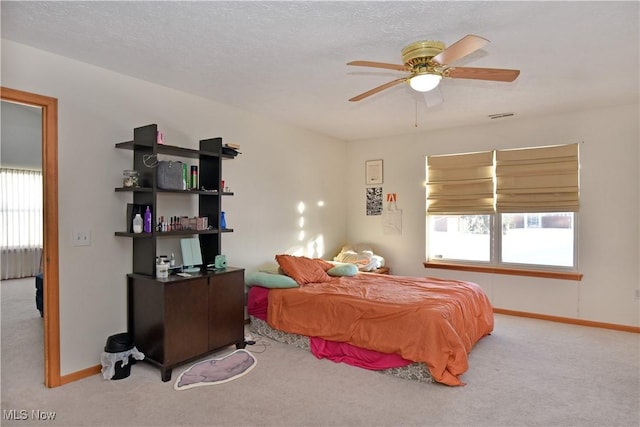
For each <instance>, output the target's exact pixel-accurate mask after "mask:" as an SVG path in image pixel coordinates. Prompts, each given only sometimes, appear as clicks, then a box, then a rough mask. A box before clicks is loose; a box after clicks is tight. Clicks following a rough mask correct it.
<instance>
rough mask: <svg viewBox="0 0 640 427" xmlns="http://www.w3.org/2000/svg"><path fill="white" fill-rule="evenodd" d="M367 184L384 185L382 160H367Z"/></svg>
mask: <svg viewBox="0 0 640 427" xmlns="http://www.w3.org/2000/svg"><path fill="white" fill-rule="evenodd" d="M365 184H367V185H379V184H382V160H367V161H366V162H365Z"/></svg>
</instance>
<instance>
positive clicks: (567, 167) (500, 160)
mask: <svg viewBox="0 0 640 427" xmlns="http://www.w3.org/2000/svg"><path fill="white" fill-rule="evenodd" d="M578 169H579V166H578V145H577V144H572V145H562V146H553V147H536V148H528V149H519V150H502V151H491V152H482V153H469V154H455V155H447V156H429V157H427V239H426V242H427V259H428V261H431V262H454V263H455V262H459V263H464V264H484V265H492V266H501V267H510V268H527V269H530V268H534V269H536V268H540V269H554V270H555V269H569V270H575V269H576V264H577V262H576V250H575V248H576V240H577V235H576V220H577V210H578V207H579V198H578V178H579V177H578Z"/></svg>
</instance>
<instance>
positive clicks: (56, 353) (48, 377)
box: [0, 86, 62, 387]
mask: <svg viewBox="0 0 640 427" xmlns="http://www.w3.org/2000/svg"><path fill="white" fill-rule="evenodd" d="M0 97H1V98H2V100H3V101H9V102H15V103H18V104H25V105H30V106H34V107H40V108H42V177H43V185H44V187H43V189H44V191H43V206H44V241H43V255H44V257H43V258H44V263H43V269H44V271H43V273H44V283H45V286H44V384H45V385H46V386H47V387H58V386H60V385H61V384H62V381H61V377H60V288H59V266H58V100H57V99H56V98H51V97H49V96H43V95H38V94H35V93H29V92H24V91H20V90H16V89H10V88H7V87H4V86H0Z"/></svg>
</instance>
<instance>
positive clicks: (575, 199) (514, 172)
mask: <svg viewBox="0 0 640 427" xmlns="http://www.w3.org/2000/svg"><path fill="white" fill-rule="evenodd" d="M578 170H579V162H578V144H570V145H559V146H551V147H537V148H526V149H517V150H500V151H496V209H497V211H498V212H501V213H504V212H577V211H578V208H579V206H580V200H579V173H578Z"/></svg>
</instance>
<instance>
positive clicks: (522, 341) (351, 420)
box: [0, 280, 640, 426]
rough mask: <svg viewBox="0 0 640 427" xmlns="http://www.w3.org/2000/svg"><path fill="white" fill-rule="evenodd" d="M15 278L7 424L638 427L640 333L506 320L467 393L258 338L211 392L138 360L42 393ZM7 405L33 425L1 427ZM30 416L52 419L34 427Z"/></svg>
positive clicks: (29, 300) (9, 311)
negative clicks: (112, 377) (228, 378)
mask: <svg viewBox="0 0 640 427" xmlns="http://www.w3.org/2000/svg"><path fill="white" fill-rule="evenodd" d="M14 282H15V283H14ZM18 282H19V281H8V282H2V283H1V284H0V286H1V287H2V359H1V361H2V372H1V375H2V376H1V380H2V381H1V382H2V410H3V419H2V422H1V424H2V425H3V426H5V425H6V426H14V425H20V426H27V425H40V426H42V425H48V426H49V425H51V426H426V425H433V426H605V425H606V426H639V425H640V407H639V406H640V403H639V402H640V336H639V335H638V334H632V333H626V332H617V331H610V330H605V329H597V328H586V327H580V326H575V325H564V324H558V323H553V322H545V321H538V320H532V319H524V318H518V317H511V316H503V315H497V316H496V328H495V331H494V334H493V335H491V336H488V337H486V338H484V339H482V340H481V341H480V342H479V343H478V344H477V345H476V347H475V348H474V349H473V351H472V352H471V354H470V360H469V364H470V368H469V370H468V371H467V373H466V374H465V375H464V376H463V379H464V380H465V381H466V382H467V383H468V384H467V386H465V387H454V388H451V387H446V386H442V385H439V384H425V383H421V382H416V381H408V380H402V379H399V378H395V377H392V376H388V375H380V374H378V373H375V372H369V371H366V370H363V369H359V368H354V367H352V366H348V365H344V364H336V363H333V362H330V361H327V360H317V359H315V357H314V356H313V355H312V354H310V353H309V352H308V351H305V350H301V349H297V348H294V347H292V346H287V345H286V344H281V343H277V342H273V341H269V340H266V339H263V340H260V341H258V343H257V345H255V346H250V347H248V348H249V349H250V350H252V351H253V354H254V355H255V357H256V359H257V360H258V363H257V366H256V368H255V369H253V370H252V371H251V373H250V374H249V375H245V376H243V377H241V378H239V379H237V380H235V381H232V382H229V383H226V384H222V385H219V386H216V387H197V388H194V389H190V390H185V391H176V390H174V389H173V382H174V380H175V378H177V376H178V375H179V374H180V373H181V372H182V370H183V369H187V368H188V367H189V366H190V365H185V366H184V367H183V368H178V369H175V370H174V372H173V377H172V381H169V382H166V383H163V382H162V381H161V380H160V372H159V371H158V370H157V369H156V368H154V367H152V366H151V365H148V364H146V363H137V364H135V365H134V366H132V368H131V375H130V377H129V378H126V379H123V380H118V381H105V380H103V379H102V376H101V375H94V376H92V377H90V378H86V379H83V380H80V381H76V382H73V383H70V384H67V385H64V386H62V387H58V388H55V389H46V388H45V387H44V386H43V385H42V384H43V375H44V374H43V369H42V340H41V337H40V335H41V334H42V326H41V323H39V322H41V319H40V317H39V313H38V312H37V311H36V309H35V305H34V303H33V291H32V290H33V283H32V281H31V280H30V281H28V282H26V283H27V287H28V290H25V289H18V290H17V291H16V289H15V288H19V285H18ZM21 293H26V295H25V296H21V297H19V296H16V295H14V294H21ZM23 315H24V316H26V318H21V317H20V316H23ZM105 339H106V337H105ZM100 351H101V349H96V354H99V352H100ZM227 351H228V350H227ZM203 360H204V359H203ZM96 364H99V360H98V358H97V359H96ZM12 409H13V410H25V411H27V412H28V414H29V417H28V418H27V419H26V420H24V421H12V420H7V419H6V414H7V412H6V411H8V410H12ZM32 410H41V411H52V412H55V413H56V417H55V419H54V420H53V421H47V422H43V421H38V420H36V419H33V418H31V414H32V412H31V411H32Z"/></svg>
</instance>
